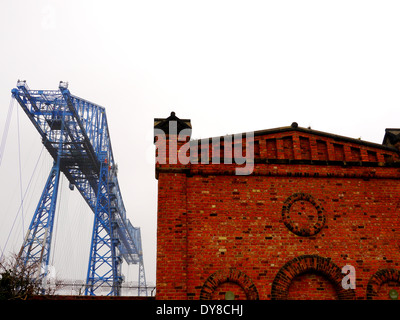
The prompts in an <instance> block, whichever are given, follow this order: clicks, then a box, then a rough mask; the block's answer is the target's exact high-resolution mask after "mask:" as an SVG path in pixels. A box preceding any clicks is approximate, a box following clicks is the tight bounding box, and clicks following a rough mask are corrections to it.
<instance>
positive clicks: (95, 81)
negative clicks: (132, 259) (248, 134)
mask: <svg viewBox="0 0 400 320" xmlns="http://www.w3.org/2000/svg"><path fill="white" fill-rule="evenodd" d="M399 16H400V2H399V1H384V0H380V1H368V0H364V1H352V0H346V1H340V0H336V1H322V0H319V1H307V0H303V1H284V0H281V1H267V0H265V1H252V0H247V1H234V0H230V1H221V0H213V1H208V0H202V1H190V0H185V1H167V0H164V1H151V0H146V1H132V0H131V1H122V0H114V1H99V0H96V1H77V0H73V1H71V0H69V1H61V0H59V1H50V0H47V1H45V0H43V1H33V0H19V1H11V0H2V1H1V2H0V45H1V51H0V71H1V76H0V135H2V133H3V127H4V123H5V120H6V114H7V109H8V106H9V103H10V96H11V93H10V90H11V89H12V88H14V87H15V86H16V81H17V80H18V79H24V80H27V83H28V85H29V86H30V88H31V89H57V88H58V83H59V81H60V80H63V81H68V82H69V89H70V91H71V93H72V94H74V95H77V96H79V97H82V98H84V99H87V100H90V101H93V102H95V103H97V104H100V105H102V106H104V107H105V108H106V112H107V117H108V123H109V126H110V134H111V138H112V144H113V150H114V156H115V159H116V161H117V163H118V165H119V182H120V186H121V189H122V193H123V197H124V201H125V206H126V208H127V211H128V216H129V218H130V220H131V221H132V223H133V225H135V226H139V227H141V229H142V240H143V247H144V255H145V267H146V276H147V280H148V281H149V282H153V283H155V270H156V265H155V259H156V210H157V204H156V201H157V180H155V177H154V163H153V155H154V147H153V144H152V134H153V119H154V118H157V117H167V116H169V114H170V112H171V111H175V112H176V115H177V116H178V117H181V118H189V119H191V120H192V126H193V137H194V138H200V137H212V136H217V135H225V134H228V133H240V132H245V131H253V130H261V129H268V128H274V127H279V126H286V125H290V124H291V123H292V122H293V121H296V122H298V123H299V126H303V127H308V126H311V127H312V128H313V129H316V130H321V131H326V132H331V133H335V134H340V135H345V136H349V137H353V138H359V137H361V138H362V139H363V140H367V141H372V142H378V143H381V142H382V140H383V136H384V131H385V128H392V127H400V123H399V120H400V118H399V114H400V110H399V106H400V94H399V88H400V19H399ZM17 107H18V108H19V110H18V111H19V121H20V143H21V157H22V158H21V166H22V176H21V180H22V189H23V190H25V188H26V186H27V185H28V182H29V180H30V177H31V175H32V172H33V167H34V164H35V163H36V160H37V158H38V155H39V153H40V146H41V143H40V139H39V135H38V134H37V132H36V131H35V129H34V128H33V126H32V124H31V123H30V122H28V121H27V119H26V118H27V117H26V115H25V114H24V113H23V112H22V111H21V109H20V107H19V106H18V105H17V104H15V109H14V113H13V118H12V122H11V127H10V134H9V136H8V140H7V146H6V150H5V155H4V159H3V163H2V164H1V166H0V181H1V185H0V201H1V202H2V206H1V209H0V245H1V248H2V249H4V246H5V242H6V239H7V237H8V234H9V231H10V230H11V227H12V223H13V221H14V219H15V217H16V216H17V217H18V218H17V220H16V221H17V223H16V224H15V227H14V228H13V236H12V237H11V238H12V239H11V238H10V240H9V242H8V244H7V248H6V250H8V251H9V250H11V248H14V247H15V248H19V246H20V245H21V243H22V234H23V231H22V225H24V228H25V229H26V227H27V226H26V225H27V224H28V223H29V222H30V219H31V216H32V214H33V212H34V210H35V207H36V204H37V201H38V199H39V198H38V197H40V193H41V190H42V188H43V185H44V180H45V179H46V178H47V174H48V170H49V168H50V165H51V161H50V162H49V158H47V160H43V161H42V162H41V163H43V168H42V169H41V171H38V174H37V175H38V177H37V179H38V180H37V186H36V187H35V188H34V190H33V191H32V196H31V197H32V200H31V202H29V203H28V202H27V203H25V205H24V218H25V220H24V221H25V222H24V224H22V218H20V217H19V214H18V215H17V212H18V206H19V205H20V198H19V197H20V189H21V186H20V184H19V165H18V163H19V162H18V159H19V158H18V156H19V153H18V149H17V145H18V139H17V129H18V126H17V119H18V118H17V113H16V112H17V111H16V110H17ZM46 156H47V155H46ZM46 161H47V162H46ZM42 180H43V181H42ZM35 181H36V180H35ZM65 189H68V188H65ZM36 194H37V195H36ZM64 194H65V195H64ZM76 194H77V191H75V192H72V193H71V192H70V191H69V190H68V192H67V191H64V192H63V193H62V195H63V196H62V199H63V200H62V201H63V202H62V205H61V207H62V208H61V209H60V212H59V213H60V221H59V223H58V228H57V230H58V232H59V234H60V236H57V237H56V241H57V246H59V247H57V248H60V249H58V250H56V252H57V253H56V258H55V259H56V260H57V261H58V262H56V263H55V264H57V263H58V264H59V265H60V266H59V267H56V268H57V270H60V273H62V275H63V276H64V275H65V276H69V277H75V278H77V277H82V278H85V276H86V269H87V257H86V251H88V249H89V246H90V232H91V223H92V222H91V220H90V219H92V217H91V213H90V212H89V213H85V214H82V215H79V213H78V214H77V213H76V212H74V211H82V210H84V209H82V208H83V207H84V206H81V205H80V206H81V207H79V208H81V209H79V210H78V209H77V208H76V207H77V206H78V204H77V203H78V202H79V200H71V199H73V198H74V197H75V196H76ZM67 199H69V202H67ZM29 205H30V206H29ZM62 219H64V220H65V221H64V220H62ZM18 221H19V222H18ZM63 221H64V222H63ZM67 223H70V225H69V226H65V227H63V226H64V224H67ZM80 228H81V229H80ZM61 230H63V231H61ZM65 230H69V231H68V232H66V231H65ZM63 232H64V235H63V236H61V234H63ZM77 239H79V241H77ZM74 241H75V242H78V243H75V244H74ZM71 248H72V249H71ZM67 251H68V252H69V253H68V254H67V253H66V252H67ZM77 257H83V258H82V259H83V262H81V263H80V262H79V259H80V258H79V259H78V258H77ZM75 260H78V262H76V263H74V264H72V265H71V261H72V262H75ZM61 265H62V267H61ZM66 265H69V266H70V267H69V268H67V267H65V266H66ZM79 268H80V269H79ZM69 269H74V270H75V271H74V272H71V271H70V270H69ZM78 269H79V270H81V271H78ZM133 273H134V272H133V271H132V272H131V274H130V275H129V277H131V278H132V279H131V280H136V276H137V275H136V274H135V275H134V276H132V274H133Z"/></svg>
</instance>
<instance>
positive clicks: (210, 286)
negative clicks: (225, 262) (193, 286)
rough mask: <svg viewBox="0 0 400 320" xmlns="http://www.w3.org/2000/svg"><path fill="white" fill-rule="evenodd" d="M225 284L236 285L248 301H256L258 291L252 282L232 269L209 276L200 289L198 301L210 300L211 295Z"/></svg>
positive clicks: (238, 271)
mask: <svg viewBox="0 0 400 320" xmlns="http://www.w3.org/2000/svg"><path fill="white" fill-rule="evenodd" d="M225 282H233V283H236V284H238V285H239V286H240V287H241V288H242V289H243V290H244V292H245V294H246V297H247V299H248V300H258V291H257V288H256V286H255V285H254V283H253V281H252V280H251V279H250V277H249V276H247V275H246V274H245V273H244V272H242V271H240V270H237V269H234V268H230V269H227V270H219V271H217V272H214V273H213V274H211V275H210V276H209V277H208V278H207V280H206V281H205V282H204V284H203V287H202V288H201V291H200V300H211V297H212V293H213V292H214V291H215V290H216V289H217V288H218V287H219V286H220V285H221V284H223V283H225Z"/></svg>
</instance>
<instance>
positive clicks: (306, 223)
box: [282, 192, 326, 237]
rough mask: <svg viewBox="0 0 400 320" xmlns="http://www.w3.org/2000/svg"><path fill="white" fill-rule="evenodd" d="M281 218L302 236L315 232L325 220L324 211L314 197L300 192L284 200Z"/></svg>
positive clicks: (319, 229) (290, 228)
mask: <svg viewBox="0 0 400 320" xmlns="http://www.w3.org/2000/svg"><path fill="white" fill-rule="evenodd" d="M282 219H283V223H284V224H285V226H286V227H287V228H288V229H289V230H290V231H292V232H293V233H294V234H296V235H298V236H302V237H309V236H313V235H315V234H317V233H318V232H320V231H321V230H322V228H323V227H324V225H325V221H326V218H325V215H324V211H323V209H322V207H321V206H320V205H319V204H318V203H317V201H316V200H315V199H314V197H313V196H312V195H310V194H307V193H302V192H298V193H294V194H292V195H291V196H290V197H288V198H287V199H286V200H285V202H284V204H283V207H282Z"/></svg>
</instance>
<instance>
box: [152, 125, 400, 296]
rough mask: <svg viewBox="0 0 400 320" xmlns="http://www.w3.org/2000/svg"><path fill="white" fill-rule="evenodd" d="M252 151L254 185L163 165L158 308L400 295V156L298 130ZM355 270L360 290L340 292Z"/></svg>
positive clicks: (207, 168)
mask: <svg viewBox="0 0 400 320" xmlns="http://www.w3.org/2000/svg"><path fill="white" fill-rule="evenodd" d="M167 140H168V137H167ZM220 143H221V144H223V142H220ZM253 143H254V151H255V152H254V154H255V160H254V170H253V172H252V173H251V174H250V175H243V176H238V175H235V168H236V167H237V165H236V164H235V163H233V164H223V163H222V164H193V163H189V164H179V163H177V164H172V165H171V164H168V163H166V164H156V176H157V177H158V225H157V299H200V298H201V299H217V298H218V297H219V298H221V297H223V296H224V293H225V292H226V291H232V292H234V293H235V295H236V298H239V299H243V298H247V299H253V298H258V299H292V298H296V297H297V298H298V297H301V299H331V298H340V299H367V298H368V299H374V298H379V297H385V292H383V293H382V292H381V291H382V290H383V291H387V290H390V288H398V286H399V283H400V279H399V270H400V266H399V263H400V241H399V239H400V225H399V222H400V183H399V178H400V169H399V166H398V160H399V156H398V152H397V151H396V150H394V149H390V148H388V147H385V146H380V145H377V144H372V143H366V142H362V141H357V140H355V139H350V138H345V137H338V136H335V135H330V134H324V133H320V132H317V131H313V130H307V129H304V128H297V127H292V128H290V127H288V128H280V129H278V130H265V131H262V132H256V133H255V141H254V142H253ZM181 145H182V144H181ZM224 147H225V150H226V149H227V148H228V146H224ZM199 154H201V152H199ZM210 157H211V155H210ZM346 264H350V265H352V266H354V267H355V270H356V289H355V290H351V289H348V290H344V289H343V288H342V286H341V279H342V278H343V277H344V274H342V273H341V269H342V267H343V266H344V265H346ZM382 270H383V271H382ZM314 279H319V280H314ZM251 288H252V289H251ZM255 293H257V294H255ZM386 296H387V294H386Z"/></svg>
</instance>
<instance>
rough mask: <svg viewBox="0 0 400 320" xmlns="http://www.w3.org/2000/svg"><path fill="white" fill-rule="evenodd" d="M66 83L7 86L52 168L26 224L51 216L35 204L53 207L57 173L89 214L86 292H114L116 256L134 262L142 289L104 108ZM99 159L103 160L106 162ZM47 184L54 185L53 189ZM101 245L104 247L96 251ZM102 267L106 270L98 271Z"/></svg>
mask: <svg viewBox="0 0 400 320" xmlns="http://www.w3.org/2000/svg"><path fill="white" fill-rule="evenodd" d="M67 87H68V85H67V84H66V83H63V82H60V85H59V90H30V89H29V87H28V86H27V84H26V82H25V81H18V83H17V88H15V89H13V90H12V96H13V97H14V98H15V99H16V100H17V101H18V103H19V104H20V106H21V107H22V109H23V110H24V112H25V113H26V114H27V116H28V118H29V119H30V120H31V122H32V123H33V125H34V126H35V128H36V129H37V131H38V132H39V134H40V135H41V137H42V142H43V144H44V146H45V147H46V149H47V150H48V152H49V153H50V155H51V156H52V157H53V159H54V162H55V164H56V167H57V168H58V169H57V170H58V174H57V184H54V183H55V182H56V181H54V183H53V184H52V183H50V182H49V181H48V183H47V184H46V186H45V188H44V190H43V194H42V198H41V200H40V201H39V205H38V209H37V210H36V212H35V215H34V217H33V219H32V223H31V225H34V224H35V223H36V222H34V221H36V220H38V217H39V216H40V217H43V219H45V218H44V217H45V216H49V217H50V218H51V219H53V218H52V216H51V215H49V214H46V215H40V214H37V212H38V210H39V207H40V203H41V202H43V203H44V202H46V201H47V202H48V201H49V200H47V199H52V200H51V203H52V206H53V208H54V207H55V203H56V199H57V189H56V188H54V186H58V176H59V172H60V171H62V172H63V173H64V174H65V176H66V177H67V179H68V180H69V182H70V187H71V188H72V186H75V187H76V188H77V189H78V191H79V192H80V193H81V195H82V197H83V198H84V199H85V201H86V202H87V204H88V205H89V207H90V208H91V210H92V211H93V212H94V214H95V219H94V226H93V236H92V243H91V251H90V252H91V256H90V259H89V266H88V276H87V285H88V290H86V293H87V294H91V295H93V294H96V293H97V291H98V292H100V290H103V288H102V286H106V287H107V286H108V287H111V288H112V290H110V291H109V292H108V294H112V295H118V294H120V289H118V288H119V285H120V281H121V279H122V277H121V271H120V269H121V268H120V260H121V258H120V257H122V258H123V259H124V260H125V261H126V262H127V263H128V264H139V286H140V288H145V287H146V283H145V276H144V264H143V252H142V245H141V239H140V229H139V228H134V227H132V225H131V223H130V221H129V219H127V218H126V211H125V206H124V203H123V200H122V195H121V191H120V188H119V184H118V179H117V167H116V164H115V162H114V157H113V153H112V148H111V140H110V135H109V131H108V124H107V118H106V114H105V109H104V108H103V107H101V106H98V105H96V104H93V103H91V102H89V101H87V100H84V99H81V98H78V97H76V96H73V95H72V94H71V93H70V92H69V90H68V88H67ZM104 161H107V165H105V162H104ZM52 172H53V170H52ZM54 176H55V175H54V173H53V174H52V173H51V174H50V176H49V179H50V177H52V179H50V180H51V181H53V180H54V179H53V177H54ZM50 185H51V186H53V185H54V186H53V187H52V188H53V189H54V190H53V189H51V187H50ZM50 195H51V197H50ZM45 199H46V200H45ZM47 202H46V203H47ZM104 202H106V203H107V205H104ZM53 203H54V205H53ZM49 210H50V209H49ZM49 213H50V211H49ZM52 215H53V216H54V213H52ZM35 219H36V220H35ZM39 220H40V219H39ZM49 221H52V220H49ZM106 225H107V226H106ZM32 230H41V229H40V228H37V229H35V228H34V229H32ZM48 232H49V234H48V236H47V237H48V239H49V241H47V242H46V245H47V247H46V250H45V251H43V252H46V253H47V255H48V252H49V250H50V242H51V233H52V229H51V228H50V229H49V230H48ZM31 233H32V235H31V238H32V239H34V238H35V239H36V238H38V237H39V235H40V236H42V234H40V233H39V231H37V234H35V232H34V231H32V232H31ZM138 235H139V236H138ZM27 239H30V238H29V236H27V237H26V240H25V241H24V244H23V246H22V249H21V253H22V252H26V251H27V248H30V245H29V244H28V240H27ZM31 242H32V241H31ZM31 248H33V247H31ZM105 248H108V249H106V250H104V251H105V252H104V253H102V252H103V249H105ZM106 256H107V258H106ZM27 257H31V258H28V260H32V261H33V260H34V259H33V257H32V254H29V253H28V254H27ZM43 257H45V255H43V256H41V257H38V256H37V257H36V258H35V259H36V260H37V261H41V263H42V264H46V263H48V260H47V261H46V260H43ZM100 266H101V267H100ZM105 268H108V269H109V270H108V271H100V269H101V270H103V269H105ZM117 284H118V285H117ZM102 292H104V290H103V291H102ZM144 293H145V292H144V290H142V289H140V290H139V294H144Z"/></svg>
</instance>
